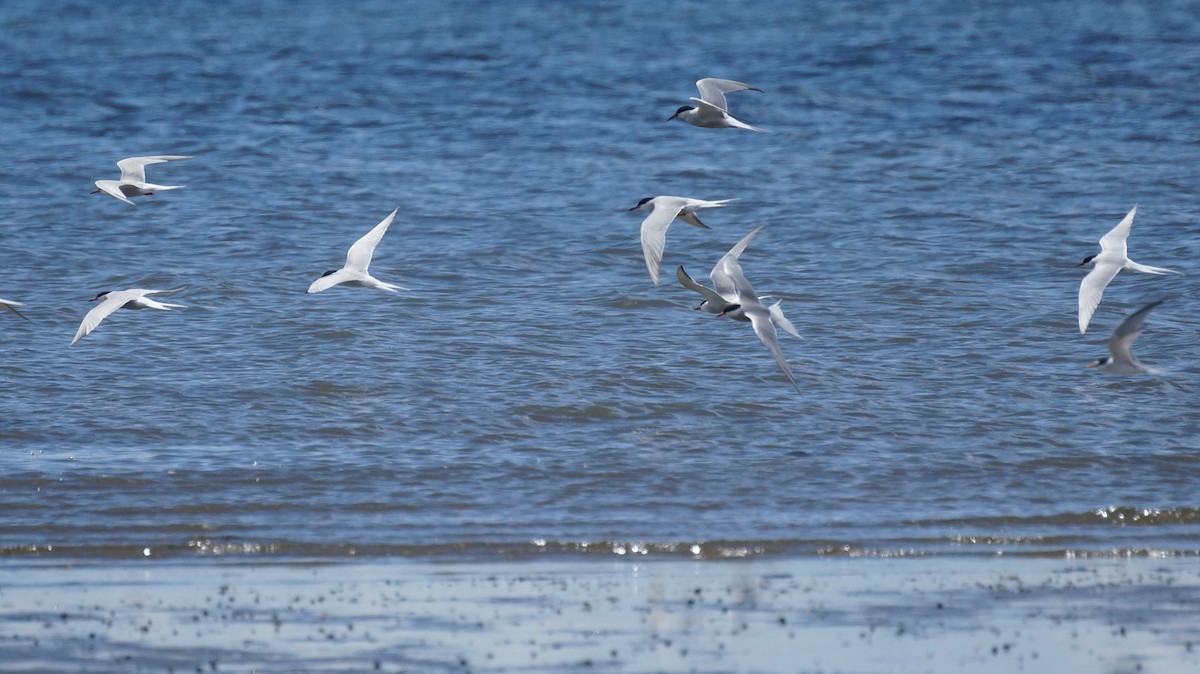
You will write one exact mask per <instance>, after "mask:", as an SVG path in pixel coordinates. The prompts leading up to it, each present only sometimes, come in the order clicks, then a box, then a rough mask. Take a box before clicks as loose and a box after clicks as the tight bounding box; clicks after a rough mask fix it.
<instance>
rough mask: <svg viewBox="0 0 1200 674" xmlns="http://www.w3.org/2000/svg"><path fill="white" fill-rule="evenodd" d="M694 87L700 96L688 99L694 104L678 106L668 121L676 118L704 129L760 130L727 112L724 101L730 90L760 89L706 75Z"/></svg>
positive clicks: (727, 107)
mask: <svg viewBox="0 0 1200 674" xmlns="http://www.w3.org/2000/svg"><path fill="white" fill-rule="evenodd" d="M696 88H697V89H699V90H700V98H696V97H695V96H692V97H691V98H690V99H689V100H691V101H693V102H695V103H696V105H695V106H691V105H684V106H680V108H679V109H678V110H676V111H675V114H673V115H671V116H670V117H669V118H668V119H667V121H668V122H669V121H671V120H672V119H678V120H680V121H684V122H687V123H688V124H691V125H692V126H699V127H703V128H706V129H748V130H750V131H762V129H759V128H757V127H753V126H750V125H749V124H747V123H745V122H743V121H741V120H740V119H737V118H736V117H734V116H733V115H731V114H729V104H728V103H726V102H725V94H727V93H729V92H731V91H757V92H759V93H761V92H762V89H759V88H757V87H752V86H750V85H749V84H745V83H743V82H737V81H735V80H721V79H717V78H715V77H706V78H704V79H702V80H699V81H697V82H696Z"/></svg>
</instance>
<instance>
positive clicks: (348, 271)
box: [308, 208, 408, 293]
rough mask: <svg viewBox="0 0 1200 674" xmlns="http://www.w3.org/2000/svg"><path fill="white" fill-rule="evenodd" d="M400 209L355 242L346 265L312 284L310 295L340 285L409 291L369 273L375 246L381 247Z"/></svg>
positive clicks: (348, 254)
mask: <svg viewBox="0 0 1200 674" xmlns="http://www.w3.org/2000/svg"><path fill="white" fill-rule="evenodd" d="M399 210H400V209H399V208H396V210H394V211H392V212H391V213H389V214H388V216H387V217H386V218H384V219H383V221H382V222H380V223H379V224H378V225H375V227H374V228H373V229H372V230H371V231H369V232H367V233H366V235H364V236H363V237H362V238H361V239H359V240H358V241H355V242H354V245H353V246H350V250H349V251H348V252H347V253H346V264H345V266H343V267H342V268H341V269H331V270H329V271H327V272H325V273H324V274H322V275H321V278H318V279H317V280H315V281H313V282H312V285H310V286H309V287H308V292H309V293H319V292H321V291H322V290H327V289H329V288H332V287H333V286H335V285H338V284H346V285H351V286H362V287H364V288H379V289H380V290H390V291H392V292H396V291H397V290H408V288H405V287H404V286H398V285H394V284H391V283H384V282H383V281H380V280H379V279H377V278H375V277H374V276H371V275H370V274H368V273H367V267H369V266H370V265H371V256H372V255H373V254H374V253H375V246H377V245H379V241H380V239H382V238H383V235H384V234H386V233H387V230H388V226H389V225H391V224H392V220H393V219H394V218H395V217H396V211H399Z"/></svg>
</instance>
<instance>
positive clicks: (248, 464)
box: [0, 0, 1200, 557]
mask: <svg viewBox="0 0 1200 674" xmlns="http://www.w3.org/2000/svg"><path fill="white" fill-rule="evenodd" d="M0 31H2V33H3V35H4V40H3V41H2V42H3V44H2V45H0V54H3V55H4V58H2V59H0V100H2V101H3V104H2V110H3V115H0V157H3V162H4V172H3V173H4V178H3V180H4V182H5V187H6V188H5V189H4V190H2V191H0V205H2V207H3V229H2V231H3V246H2V248H0V262H2V263H3V265H4V269H5V274H4V280H3V285H2V286H0V297H6V298H10V299H14V300H21V301H24V302H26V306H25V307H24V310H25V313H26V315H27V316H28V317H29V318H30V320H29V321H28V322H25V321H21V320H19V319H17V318H16V317H13V316H9V315H3V316H0V319H3V320H0V344H2V347H0V348H2V349H3V355H4V362H5V367H4V369H3V370H0V405H2V409H3V411H4V418H5V423H4V425H3V426H2V427H0V447H2V448H3V449H2V453H0V511H3V512H4V517H3V518H2V519H0V551H3V552H4V553H5V554H9V555H27V554H38V555H43V554H59V555H66V556H72V555H84V556H102V555H117V556H124V555H135V554H142V551H143V550H145V549H147V548H148V549H150V550H153V551H154V552H155V554H176V555H193V554H204V553H247V554H253V553H271V554H304V555H313V554H315V555H346V554H351V553H357V554H364V553H374V554H397V555H425V554H434V555H439V554H444V555H480V556H484V557H488V556H494V555H505V556H511V555H515V556H521V555H529V554H544V553H547V552H554V551H567V552H571V553H578V552H583V551H592V550H600V551H601V552H603V553H605V554H609V553H613V552H617V553H628V552H642V551H650V552H664V553H665V552H671V553H677V554H682V555H700V556H723V555H741V554H789V555H809V554H826V553H833V554H910V553H954V554H961V553H966V554H973V553H986V554H994V553H995V552H997V551H1004V552H1013V553H1022V552H1025V553H1033V554H1062V553H1064V552H1067V553H1071V554H1076V553H1083V554H1111V553H1113V552H1116V553H1117V554H1127V553H1142V552H1147V551H1151V552H1155V553H1165V554H1192V553H1196V552H1197V551H1200V500H1198V499H1197V487H1198V485H1200V441H1198V440H1197V438H1198V434H1200V416H1198V415H1197V412H1196V410H1197V402H1198V399H1197V393H1196V388H1197V386H1198V385H1200V382H1198V381H1197V378H1198V377H1200V366H1197V364H1196V356H1197V353H1198V350H1197V324H1196V322H1195V320H1194V316H1195V314H1196V308H1197V306H1198V305H1197V300H1198V297H1197V291H1198V289H1200V286H1198V285H1197V283H1198V281H1197V279H1200V265H1198V260H1200V225H1198V224H1197V214H1198V213H1200V210H1198V208H1200V207H1198V202H1197V198H1196V197H1197V192H1196V186H1197V185H1200V131H1198V129H1200V112H1198V111H1200V93H1198V92H1200V90H1198V89H1197V87H1196V86H1195V84H1196V82H1197V81H1200V39H1197V37H1198V35H1200V8H1197V6H1196V5H1195V4H1194V3H1190V2H1164V3H1154V4H1153V5H1149V6H1145V7H1139V6H1136V5H1133V4H1129V3H1125V4H1118V3H1059V2H1049V3H986V4H976V3H955V2H853V3H772V2H743V3H729V4H727V5H723V4H715V3H706V2H680V1H678V0H673V1H671V2H659V1H657V0H655V1H653V2H639V3H620V2H587V3H554V2H540V3H539V2H523V3H474V2H450V3H407V2H400V3H394V2H385V1H383V0H371V1H365V2H359V3H354V4H352V5H344V4H342V3H321V2H282V1H268V2H261V3H254V4H249V3H236V4H234V5H233V6H230V7H224V8H222V9H221V10H219V11H214V10H213V8H212V6H211V4H210V3H204V2H198V1H196V2H192V1H183V2H177V3H171V4H169V5H166V6H159V7H156V8H154V9H153V10H152V11H145V12H142V13H137V12H130V11H128V10H121V11H116V10H114V9H113V8H111V7H106V6H102V5H99V4H95V3H77V2H20V1H18V2H6V3H4V4H3V5H0ZM707 76H715V77H725V78H733V79H737V80H742V81H745V82H749V83H751V84H754V85H755V86H757V87H759V88H761V89H763V93H761V94H760V93H754V92H745V93H737V94H731V95H730V105H731V107H732V109H733V112H734V113H735V114H736V115H737V116H739V117H740V118H742V119H744V120H746V121H747V122H749V123H751V124H754V125H756V126H760V127H763V128H765V129H768V130H769V131H770V133H765V134H754V133H749V132H741V131H734V130H728V131H726V130H720V131H714V130H708V129H698V128H693V127H689V126H687V125H684V124H680V123H678V122H671V123H667V121H666V120H667V117H668V116H670V114H671V113H672V112H674V110H675V109H676V108H677V107H678V106H679V105H681V104H683V103H686V102H687V98H688V97H689V96H693V95H696V91H695V87H694V82H695V80H697V79H699V78H701V77H707ZM146 154H184V155H194V157H195V158H194V159H192V160H190V161H186V162H176V163H171V164H164V165H159V166H153V167H151V168H150V170H149V175H150V178H151V180H153V181H157V182H161V183H164V184H180V185H186V189H183V190H178V191H173V192H166V193H160V194H158V195H155V196H152V197H145V198H141V199H139V200H138V205H137V206H136V207H133V206H129V205H127V204H123V203H120V202H118V201H117V200H115V199H112V198H109V197H107V196H105V195H89V194H88V192H89V191H90V190H91V189H92V181H93V180H96V179H103V178H116V177H117V169H116V167H115V162H116V161H117V160H119V159H121V158H123V157H127V156H134V155H146ZM657 194H678V195H684V196H690V197H696V198H705V199H719V198H734V199H737V201H735V202H734V203H733V204H731V205H730V207H728V208H725V209H721V210H720V211H713V212H712V214H711V215H708V216H707V217H706V218H705V220H706V221H707V222H708V224H709V225H711V227H712V230H711V231H702V230H699V229H694V228H689V227H683V226H676V227H674V228H672V230H671V231H670V232H669V234H668V241H667V249H666V257H665V259H664V272H665V273H664V275H663V276H664V280H663V283H662V285H661V286H659V287H654V286H653V285H652V284H651V283H650V282H649V279H648V278H647V275H646V271H645V268H644V265H643V263H642V259H641V250H640V247H639V243H638V226H639V223H640V221H641V218H642V214H641V213H627V212H626V210H627V209H628V208H629V207H631V206H633V205H634V204H636V203H637V201H638V200H639V199H641V198H643V197H647V196H654V195H657ZM1134 204H1138V205H1139V212H1138V217H1137V220H1136V221H1135V223H1134V227H1133V234H1132V236H1131V238H1130V255H1131V257H1133V259H1135V260H1138V261H1140V262H1142V263H1145V264H1151V265H1156V266H1166V267H1173V268H1178V269H1180V270H1181V271H1184V272H1185V275H1184V276H1182V277H1151V276H1144V275H1134V274H1123V275H1121V276H1119V277H1118V278H1117V279H1116V280H1115V281H1114V283H1113V284H1112V286H1110V288H1109V290H1108V292H1107V294H1106V295H1105V297H1104V302H1103V303H1102V304H1101V305H1100V308H1099V310H1098V311H1097V313H1096V316H1095V318H1094V319H1093V322H1092V327H1091V329H1090V330H1089V332H1088V334H1087V335H1086V336H1080V335H1079V333H1078V330H1077V328H1076V318H1075V303H1076V292H1077V289H1078V285H1079V280H1080V278H1081V276H1082V273H1081V271H1080V270H1077V269H1074V268H1073V267H1072V265H1074V264H1075V263H1076V262H1078V261H1079V260H1081V259H1082V258H1083V257H1084V256H1086V255H1090V254H1093V253H1095V252H1097V243H1096V242H1097V240H1098V239H1099V237H1100V236H1101V235H1102V234H1104V233H1105V232H1106V231H1108V229H1110V228H1111V227H1112V226H1114V225H1115V224H1116V223H1117V222H1118V221H1119V220H1120V219H1121V217H1122V216H1123V215H1124V214H1125V212H1126V211H1127V210H1128V209H1129V208H1130V207H1131V206H1133V205H1134ZM397 206H399V207H400V214H399V216H398V217H397V219H396V222H395V224H394V225H393V226H392V228H391V231H390V232H389V234H388V235H387V237H386V238H385V239H384V240H383V242H382V243H381V245H380V246H379V248H378V250H377V251H376V255H375V260H374V262H373V264H372V267H371V269H372V272H373V273H375V274H376V275H377V276H379V277H380V278H381V279H383V280H385V281H390V282H394V283H399V284H401V285H404V286H408V287H410V288H411V289H412V292H410V293H407V294H404V295H390V294H387V293H381V292H374V291H369V290H365V289H354V288H335V289H333V290H330V291H327V292H325V293H321V294H319V295H312V296H310V295H306V294H305V292H304V291H305V289H306V288H307V287H308V284H309V283H310V282H311V281H312V280H313V279H314V278H315V277H316V276H318V275H319V274H320V273H321V272H322V271H324V270H326V269H329V268H332V267H335V266H337V265H338V264H340V262H341V261H342V259H343V257H344V255H345V250H346V248H347V247H348V246H349V244H350V243H351V242H352V241H354V240H355V239H356V238H358V237H359V236H361V235H362V234H363V233H365V232H366V231H367V230H368V229H369V228H370V227H371V226H373V225H374V224H375V223H376V222H378V221H379V220H380V219H381V218H383V216H384V215H386V214H387V213H388V212H389V211H390V210H391V209H393V208H395V207H397ZM759 224H765V227H764V229H763V231H762V233H761V234H760V235H759V236H758V238H757V239H756V240H755V241H754V243H753V244H752V245H751V246H750V248H749V250H748V251H747V252H746V254H745V255H744V256H743V258H742V263H743V267H744V268H745V270H746V274H747V275H748V277H749V278H750V279H751V280H752V282H753V283H754V284H755V286H756V288H757V289H758V290H759V291H760V292H763V293H770V294H772V295H774V296H776V297H779V298H782V299H783V301H784V307H785V309H786V310H787V312H788V316H789V317H790V318H791V320H792V321H793V323H795V325H796V326H797V328H798V329H799V330H800V331H801V332H802V333H803V334H804V336H805V339H804V341H797V340H793V339H791V338H790V337H787V336H786V335H785V336H784V337H783V338H782V342H781V343H782V346H783V349H784V352H785V354H786V355H787V357H788V359H789V360H790V361H791V363H792V367H793V369H794V370H795V372H796V374H797V377H798V380H799V383H800V392H799V393H797V391H795V390H793V389H792V388H791V387H790V386H788V384H787V382H786V380H784V379H783V377H782V376H781V375H780V373H779V372H778V371H777V369H776V368H775V365H774V363H773V362H772V360H771V358H770V356H769V354H768V353H767V351H766V349H764V348H763V346H762V344H761V343H759V342H758V340H757V339H756V338H755V335H754V334H753V332H752V331H751V330H750V328H749V327H748V326H746V325H745V324H740V323H732V322H729V321H726V320H720V319H716V318H714V317H712V316H710V315H707V314H703V313H702V312H694V311H692V307H693V306H694V305H695V303H696V302H697V299H698V298H697V296H695V295H693V294H692V293H690V292H689V291H687V290H685V289H683V288H681V287H679V286H678V285H676V284H675V282H674V279H673V278H672V275H671V271H672V270H673V269H674V267H675V266H677V265H679V264H685V265H687V267H688V269H689V270H690V271H691V272H692V273H693V275H696V276H704V275H705V274H706V272H707V270H708V269H709V268H711V266H712V265H713V264H714V263H715V262H716V260H717V259H718V258H719V257H720V256H721V255H722V254H723V253H724V252H725V251H726V250H727V249H728V248H729V246H731V245H732V244H733V243H734V242H736V241H737V240H738V239H739V238H741V236H742V235H744V234H745V233H746V232H748V231H749V230H750V229H751V228H753V227H755V226H757V225H759ZM176 285H186V286H187V290H186V291H184V292H182V293H180V294H178V295H175V296H173V297H174V298H177V299H176V301H178V302H180V303H182V304H186V305H188V307H187V308H186V309H183V310H178V311H173V312H170V313H159V312H150V311H142V312H128V311H124V312H118V313H116V314H114V315H113V316H112V317H110V318H109V319H108V320H106V321H105V322H104V323H103V324H102V325H101V326H100V328H99V329H97V330H96V331H95V332H94V333H93V334H91V335H89V336H88V337H87V338H86V339H84V340H82V341H81V342H80V343H79V344H76V345H75V346H73V347H70V348H68V346H67V344H68V342H69V341H70V339H71V336H72V335H73V334H74V331H75V328H76V326H77V325H78V323H79V321H80V319H81V318H82V316H83V314H84V313H85V312H86V311H87V310H88V309H89V308H90V307H91V306H92V305H89V303H88V302H87V300H88V299H89V298H90V297H92V295H94V294H95V293H96V292H98V291H101V290H106V289H123V288H129V287H150V288H166V287H174V286H176ZM1160 297H1166V298H1168V299H1167V301H1166V303H1164V304H1163V305H1162V306H1161V307H1160V308H1159V309H1157V310H1156V311H1155V313H1154V314H1152V316H1151V318H1150V320H1149V322H1148V323H1147V326H1146V331H1145V334H1144V335H1143V337H1142V338H1141V340H1140V341H1139V342H1138V343H1137V347H1136V351H1137V353H1138V354H1139V355H1140V356H1141V358H1142V359H1143V360H1144V361H1146V362H1147V363H1150V364H1153V365H1157V366H1161V367H1163V368H1165V369H1166V372H1165V373H1164V374H1159V375H1153V376H1138V377H1112V376H1106V375H1103V374H1101V373H1098V372H1095V371H1093V370H1085V369H1083V368H1082V367H1081V365H1082V364H1084V363H1086V362H1088V361H1089V360H1091V359H1093V358H1095V357H1097V356H1100V355H1104V353H1105V340H1106V338H1107V335H1108V334H1109V332H1110V331H1111V330H1112V328H1113V327H1114V326H1115V325H1116V324H1117V323H1118V322H1119V321H1120V320H1121V319H1122V318H1123V317H1124V316H1125V315H1127V314H1128V313H1130V312H1132V311H1133V310H1135V309H1136V308H1138V307H1139V306H1141V305H1142V304H1144V303H1145V302H1147V301H1148V300H1151V299H1155V298H1160Z"/></svg>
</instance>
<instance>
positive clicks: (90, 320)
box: [71, 287, 186, 345]
mask: <svg viewBox="0 0 1200 674" xmlns="http://www.w3.org/2000/svg"><path fill="white" fill-rule="evenodd" d="M180 290H183V287H179V288H172V289H170V290H143V289H141V288H131V289H129V290H117V291H109V290H105V291H104V292H102V293H99V294H97V295H96V296H95V297H93V298H92V299H91V301H92V302H100V304H97V305H96V306H95V307H92V310H91V311H89V312H87V315H86V316H84V317H83V322H82V323H80V324H79V330H76V331H75V338H74V339H72V340H71V345H74V344H75V342H78V341H79V340H81V339H83V338H84V337H86V336H87V335H88V334H89V333H90V332H91V331H92V330H95V329H96V326H98V325H100V321H103V320H104V319H105V318H107V317H108V315H109V314H111V313H112V312H114V311H116V310H117V309H120V308H122V307H123V308H125V309H160V310H162V311H170V310H171V309H172V308H174V309H184V308H186V307H184V305H182V304H167V303H166V302H159V301H157V300H152V299H150V298H149V297H146V295H167V294H169V293H175V292H179V291H180Z"/></svg>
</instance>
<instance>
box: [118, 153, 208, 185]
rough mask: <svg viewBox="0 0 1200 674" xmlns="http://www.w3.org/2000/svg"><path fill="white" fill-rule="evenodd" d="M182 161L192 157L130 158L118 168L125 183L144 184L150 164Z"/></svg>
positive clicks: (176, 155)
mask: <svg viewBox="0 0 1200 674" xmlns="http://www.w3.org/2000/svg"><path fill="white" fill-rule="evenodd" d="M181 159H191V157H190V156H185V155H180V154H160V155H154V156H152V157H129V158H127V159H122V160H121V161H119V162H117V168H119V169H121V180H122V181H123V182H124V181H128V182H135V183H144V182H146V167H147V166H149V165H150V164H161V163H163V162H165V161H179V160H181ZM101 189H103V188H101Z"/></svg>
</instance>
